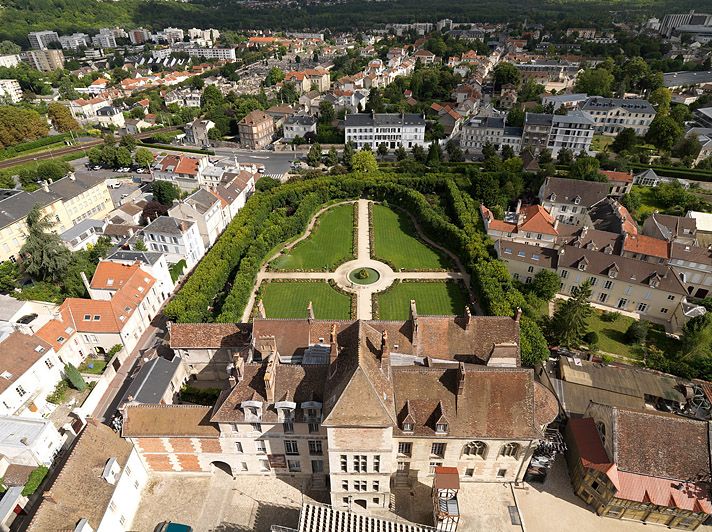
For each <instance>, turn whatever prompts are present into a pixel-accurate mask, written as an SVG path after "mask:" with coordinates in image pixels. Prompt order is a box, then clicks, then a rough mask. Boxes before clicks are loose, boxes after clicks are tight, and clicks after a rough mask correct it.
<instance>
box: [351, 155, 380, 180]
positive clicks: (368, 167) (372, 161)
mask: <svg viewBox="0 0 712 532" xmlns="http://www.w3.org/2000/svg"><path fill="white" fill-rule="evenodd" d="M351 168H352V170H353V171H354V172H357V173H364V174H370V173H373V172H377V171H378V162H376V157H375V156H374V155H373V153H371V152H368V151H363V150H362V151H358V152H356V153H354V156H353V157H352V159H351Z"/></svg>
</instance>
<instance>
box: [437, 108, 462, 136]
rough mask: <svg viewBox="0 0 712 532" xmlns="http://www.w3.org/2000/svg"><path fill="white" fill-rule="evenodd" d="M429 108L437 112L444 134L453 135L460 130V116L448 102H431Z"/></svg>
mask: <svg viewBox="0 0 712 532" xmlns="http://www.w3.org/2000/svg"><path fill="white" fill-rule="evenodd" d="M430 108H431V109H432V110H433V111H435V112H436V113H438V122H440V124H441V125H442V126H443V132H444V133H445V134H446V135H448V136H453V135H456V134H457V133H458V132H459V131H460V125H461V124H462V116H461V115H460V113H458V112H457V111H456V110H455V109H453V108H452V107H451V106H450V105H449V104H445V105H440V104H439V103H433V104H432V105H431V106H430Z"/></svg>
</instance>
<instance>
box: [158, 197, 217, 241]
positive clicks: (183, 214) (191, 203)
mask: <svg viewBox="0 0 712 532" xmlns="http://www.w3.org/2000/svg"><path fill="white" fill-rule="evenodd" d="M168 215H169V216H172V217H173V218H176V219H178V220H190V221H194V222H196V223H197V224H198V231H199V232H200V236H201V237H202V239H203V245H204V246H205V249H209V248H210V247H211V246H212V245H213V244H214V243H215V241H216V240H217V239H218V237H219V236H220V234H221V233H222V232H223V230H224V229H225V218H224V217H223V214H222V204H221V200H220V197H218V196H216V195H215V194H214V193H213V192H211V191H209V190H207V189H204V188H200V189H198V190H196V191H195V192H194V193H193V194H191V195H190V196H188V197H187V198H185V199H182V200H179V201H178V203H176V204H174V205H173V207H171V208H170V209H169V210H168Z"/></svg>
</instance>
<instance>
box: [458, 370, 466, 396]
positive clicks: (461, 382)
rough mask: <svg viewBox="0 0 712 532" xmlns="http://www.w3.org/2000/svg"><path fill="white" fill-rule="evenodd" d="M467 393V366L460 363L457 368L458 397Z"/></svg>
mask: <svg viewBox="0 0 712 532" xmlns="http://www.w3.org/2000/svg"><path fill="white" fill-rule="evenodd" d="M463 393H465V364H464V363H463V362H460V363H459V364H458V366H457V396H458V397H462V394H463Z"/></svg>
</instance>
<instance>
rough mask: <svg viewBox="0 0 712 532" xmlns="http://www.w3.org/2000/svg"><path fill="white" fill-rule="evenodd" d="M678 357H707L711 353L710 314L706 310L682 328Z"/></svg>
mask: <svg viewBox="0 0 712 532" xmlns="http://www.w3.org/2000/svg"><path fill="white" fill-rule="evenodd" d="M680 340H681V344H682V345H681V347H680V358H681V359H683V360H690V359H699V358H703V357H704V358H709V357H710V355H712V353H711V351H712V316H711V315H710V313H709V312H708V313H707V314H704V315H702V316H696V317H694V318H692V319H691V320H690V321H688V322H687V323H686V324H685V326H684V327H683V328H682V337H681V338H680Z"/></svg>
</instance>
